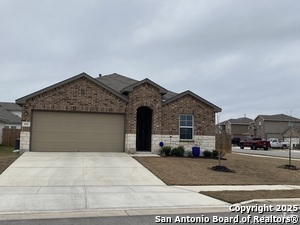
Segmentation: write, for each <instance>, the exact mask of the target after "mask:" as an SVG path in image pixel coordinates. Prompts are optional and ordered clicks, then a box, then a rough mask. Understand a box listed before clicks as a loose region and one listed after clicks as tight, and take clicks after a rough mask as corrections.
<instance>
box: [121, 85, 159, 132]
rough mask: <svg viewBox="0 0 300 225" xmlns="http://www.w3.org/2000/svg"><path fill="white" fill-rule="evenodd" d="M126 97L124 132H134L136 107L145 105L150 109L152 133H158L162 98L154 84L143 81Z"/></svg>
mask: <svg viewBox="0 0 300 225" xmlns="http://www.w3.org/2000/svg"><path fill="white" fill-rule="evenodd" d="M128 99H129V102H128V105H127V112H126V125H127V130H126V133H131V134H135V133H136V113H137V109H138V108H139V107H142V106H147V107H149V108H150V109H151V110H152V133H153V134H156V133H158V134H160V130H161V107H162V99H161V95H160V93H159V90H158V89H157V88H156V87H154V86H151V85H149V84H147V83H144V84H141V85H140V86H138V87H136V88H134V89H133V91H132V92H130V93H129V94H128Z"/></svg>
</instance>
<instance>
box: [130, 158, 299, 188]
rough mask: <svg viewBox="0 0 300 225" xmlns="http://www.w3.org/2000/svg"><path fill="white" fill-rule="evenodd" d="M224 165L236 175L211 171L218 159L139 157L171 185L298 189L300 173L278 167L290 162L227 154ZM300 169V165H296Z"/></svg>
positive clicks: (297, 163)
mask: <svg viewBox="0 0 300 225" xmlns="http://www.w3.org/2000/svg"><path fill="white" fill-rule="evenodd" d="M225 158H226V159H227V160H222V161H221V164H222V165H223V166H226V167H228V168H229V169H231V170H235V171H236V172H235V173H225V172H216V171H213V170H210V169H208V168H211V167H213V166H216V165H218V160H216V159H205V158H177V157H151V158H149V157H137V158H136V160H137V161H139V162H140V163H141V164H143V165H144V166H145V167H146V168H148V169H149V170H150V171H151V172H152V173H154V174H155V175H156V176H157V177H159V178H160V179H161V180H163V181H164V182H165V183H166V184H168V185H260V184H261V185H268V184H269V185H275V184H277V185H278V184H281V185H288V184H289V185H299V184H300V170H286V169H281V168H278V166H281V165H284V164H287V163H288V160H287V159H276V158H267V157H254V156H245V155H238V154H227V155H226V156H225ZM293 165H295V166H297V167H300V161H293Z"/></svg>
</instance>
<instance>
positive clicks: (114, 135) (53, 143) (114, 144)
mask: <svg viewBox="0 0 300 225" xmlns="http://www.w3.org/2000/svg"><path fill="white" fill-rule="evenodd" d="M124 120H125V116H124V114H108V113H107V114H106V113H82V112H58V111H33V114H32V123H31V137H30V138H31V141H30V143H31V145H30V149H31V151H80V152H81V151H97V152H123V151H124V137H125V136H124V130H125V129H124V124H125V123H124Z"/></svg>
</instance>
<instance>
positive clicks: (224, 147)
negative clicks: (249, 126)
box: [216, 134, 231, 153]
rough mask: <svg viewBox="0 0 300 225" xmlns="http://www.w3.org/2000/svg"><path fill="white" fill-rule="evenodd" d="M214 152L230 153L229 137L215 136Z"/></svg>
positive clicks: (224, 135) (225, 135)
mask: <svg viewBox="0 0 300 225" xmlns="http://www.w3.org/2000/svg"><path fill="white" fill-rule="evenodd" d="M216 150H218V151H222V152H224V153H231V135H229V134H216Z"/></svg>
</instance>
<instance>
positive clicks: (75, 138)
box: [16, 73, 221, 152]
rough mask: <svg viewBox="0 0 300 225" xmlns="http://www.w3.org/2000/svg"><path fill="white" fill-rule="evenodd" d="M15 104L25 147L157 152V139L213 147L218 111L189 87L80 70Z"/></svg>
mask: <svg viewBox="0 0 300 225" xmlns="http://www.w3.org/2000/svg"><path fill="white" fill-rule="evenodd" d="M16 103H17V104H19V105H20V106H21V107H22V131H21V143H20V146H21V150H24V151H28V150H29V151H111V152H118V151H121V152H124V151H125V152H135V151H152V152H156V151H158V150H159V148H160V147H159V143H160V142H161V141H163V142H166V144H169V143H170V142H171V144H173V145H175V144H176V145H179V144H180V145H184V146H185V147H187V148H191V147H192V146H194V145H196V144H198V145H199V144H200V146H201V147H202V148H204V149H205V148H206V149H214V147H215V113H217V112H220V111H221V108H219V107H217V106H216V105H214V104H212V103H210V102H209V101H207V100H205V99H203V98H201V97H199V96H198V95H196V94H194V93H193V92H191V91H185V92H183V93H180V94H177V93H174V92H171V91H168V90H166V89H165V88H163V87H161V86H159V85H158V84H156V83H154V82H153V81H151V80H149V79H144V80H142V81H137V80H133V79H131V78H128V77H125V76H122V75H119V74H115V73H114V74H110V75H106V76H101V75H100V76H99V77H97V78H92V77H91V76H89V75H87V74H86V73H81V74H79V75H77V76H74V77H71V78H69V79H67V80H64V81H62V82H59V83H57V84H54V85H52V86H49V87H47V88H44V89H42V90H40V91H37V92H35V93H32V94H29V95H27V96H25V97H22V98H20V99H17V100H16Z"/></svg>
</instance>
